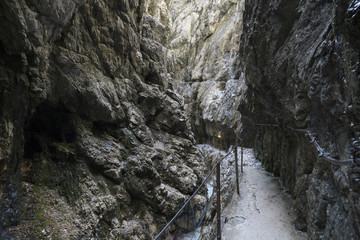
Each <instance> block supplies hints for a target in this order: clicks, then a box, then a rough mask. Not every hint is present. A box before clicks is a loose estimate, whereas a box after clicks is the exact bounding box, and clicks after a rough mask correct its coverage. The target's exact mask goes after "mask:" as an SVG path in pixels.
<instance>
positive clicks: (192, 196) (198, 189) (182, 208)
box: [154, 149, 234, 240]
mask: <svg viewBox="0 0 360 240" xmlns="http://www.w3.org/2000/svg"><path fill="white" fill-rule="evenodd" d="M233 151H234V150H233V149H232V150H231V151H229V152H228V153H227V154H226V155H225V156H224V157H222V158H221V159H220V160H218V161H217V162H216V164H215V166H214V167H213V168H212V169H211V171H210V173H209V174H208V175H207V176H206V177H205V179H204V181H203V182H202V183H201V184H200V186H199V187H198V188H197V189H196V191H195V192H194V193H193V195H191V197H190V198H189V199H188V200H187V201H186V202H185V204H184V205H183V206H182V207H181V208H180V210H179V211H178V212H177V213H176V214H175V216H174V217H173V218H172V219H171V220H170V222H168V224H166V226H165V227H164V228H163V229H162V230H161V232H160V233H159V234H158V235H157V236H156V237H155V238H154V240H157V239H159V237H160V236H161V235H162V234H163V233H164V232H165V231H166V229H167V228H168V227H169V226H170V225H171V224H172V223H173V222H174V221H175V219H176V218H177V217H178V216H179V215H180V213H181V212H182V211H183V210H184V208H185V207H186V205H187V204H188V203H189V202H190V201H191V200H192V199H193V198H194V197H195V195H196V194H197V193H198V192H199V191H200V189H201V187H202V186H203V185H204V184H205V183H206V181H207V180H208V179H209V177H210V176H211V174H212V173H213V172H214V171H215V169H216V167H217V165H219V164H220V163H221V161H222V160H224V159H225V158H226V157H227V156H229V155H230V154H231V153H232V152H233Z"/></svg>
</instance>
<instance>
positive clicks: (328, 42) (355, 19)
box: [238, 0, 360, 239]
mask: <svg viewBox="0 0 360 240" xmlns="http://www.w3.org/2000/svg"><path fill="white" fill-rule="evenodd" d="M359 39H360V2H359V1H355V0H352V1H350V0H336V1H310V0H297V1H285V0H266V1H264V0H261V1H260V0H259V1H247V2H246V4H245V14H244V30H243V35H242V38H241V42H242V44H243V45H244V47H243V48H240V58H239V60H238V66H239V69H241V71H242V72H243V74H244V79H245V83H246V86H247V90H246V93H245V94H244V96H245V99H244V100H242V102H241V104H240V105H239V109H238V110H239V111H240V113H241V114H242V124H243V126H244V130H245V131H246V132H247V135H248V137H249V138H254V139H255V145H254V146H255V151H256V155H257V157H258V158H259V159H260V160H261V161H262V162H263V164H264V165H265V167H266V169H267V170H269V171H271V172H274V173H275V175H277V176H280V177H281V178H282V179H283V182H284V185H285V186H286V187H287V188H288V189H289V191H290V193H291V194H292V195H293V196H294V198H295V208H296V210H297V213H298V218H297V221H296V226H297V228H298V229H300V230H303V231H307V232H308V234H309V238H310V239H358V238H360V221H359V219H360V205H359V201H358V199H359V196H360V192H359V179H360V175H359V174H360V168H359V165H358V164H356V163H354V164H351V163H350V164H349V165H339V164H332V163H329V162H327V161H325V159H324V157H321V156H318V151H317V149H316V148H315V147H314V143H310V141H309V140H310V139H309V137H308V136H305V133H306V131H305V130H309V131H310V132H312V133H313V134H316V139H317V142H318V143H319V145H320V146H321V147H322V148H324V151H325V152H326V153H328V154H329V156H331V157H333V158H335V159H340V160H341V159H350V158H354V159H355V162H357V160H356V159H357V158H359V140H360V131H359V130H360V118H359V116H360V114H359V110H360V101H359V96H360V95H359V90H360V87H359V83H360V81H359V80H360V64H359V61H360V49H359V46H360V44H359V43H360V42H359Z"/></svg>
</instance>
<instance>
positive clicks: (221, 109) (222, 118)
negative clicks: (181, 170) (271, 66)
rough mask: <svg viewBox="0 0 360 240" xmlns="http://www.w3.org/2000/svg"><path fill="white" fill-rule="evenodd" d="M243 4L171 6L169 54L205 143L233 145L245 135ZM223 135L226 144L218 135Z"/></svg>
mask: <svg viewBox="0 0 360 240" xmlns="http://www.w3.org/2000/svg"><path fill="white" fill-rule="evenodd" d="M244 4H245V1H244V0H240V1H234V0H209V1H203V0H194V1H182V0H178V1H177V0H176V1H169V4H168V11H169V12H170V16H172V18H171V19H170V20H169V21H168V22H169V39H168V49H169V53H168V54H169V56H170V58H171V59H172V68H171V70H172V72H173V73H174V79H175V82H174V86H175V87H174V88H175V90H176V91H177V92H178V93H179V94H181V95H183V96H184V101H185V109H186V112H187V114H188V116H189V117H190V122H191V126H192V130H193V132H194V134H195V138H196V140H197V141H198V142H200V143H212V144H214V143H216V144H221V145H222V146H223V147H224V148H226V147H228V146H229V145H230V144H234V143H233V141H234V130H235V131H237V132H240V129H241V124H240V113H239V111H238V110H237V109H238V106H239V104H240V98H236V97H235V96H240V95H242V94H243V91H244V89H246V86H245V84H244V80H243V78H241V77H240V72H239V71H238V69H236V68H234V63H235V62H236V60H237V59H238V52H239V48H240V47H241V46H242V45H241V43H240V41H239V40H240V36H241V34H242V16H243V9H244ZM219 133H220V134H221V135H222V136H223V138H222V139H221V142H219V141H218V140H217V135H218V134H219Z"/></svg>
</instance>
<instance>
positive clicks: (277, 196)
mask: <svg viewBox="0 0 360 240" xmlns="http://www.w3.org/2000/svg"><path fill="white" fill-rule="evenodd" d="M244 153H245V154H244V162H245V164H246V166H245V167H244V174H243V176H242V179H241V181H240V196H238V195H237V194H236V193H235V194H234V196H233V198H232V200H231V202H230V204H229V205H228V206H227V207H226V208H225V209H224V211H223V218H225V223H224V225H223V230H222V240H260V239H264V240H265V239H266V240H290V239H294V240H303V239H306V235H305V234H304V233H301V232H298V231H296V230H295V228H294V226H293V221H294V218H295V215H294V213H293V211H292V209H291V208H290V201H289V199H288V197H287V196H286V195H285V194H284V193H283V192H282V189H281V186H280V183H279V181H278V180H276V179H275V178H274V177H272V176H271V175H270V174H268V173H266V172H265V171H264V170H263V169H262V168H261V166H260V165H259V163H258V162H256V160H255V158H254V156H253V152H252V150H251V149H245V151H244ZM239 155H240V154H239Z"/></svg>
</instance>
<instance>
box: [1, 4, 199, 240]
mask: <svg viewBox="0 0 360 240" xmlns="http://www.w3.org/2000/svg"><path fill="white" fill-rule="evenodd" d="M152 10H153V7H152V6H149V1H138V0H130V1H128V0H121V1H115V0H104V1H102V0H85V1H84V0H62V1H46V0H40V1H31V0H11V1H2V2H1V3H0V30H1V32H2V34H1V36H0V52H1V57H0V79H1V81H0V92H1V96H0V113H1V115H0V119H1V121H0V181H1V182H0V199H1V201H0V219H1V220H0V222H1V225H0V230H1V232H2V233H1V234H2V235H1V238H2V239H6V238H10V236H15V237H17V238H18V239H30V238H31V239H40V238H60V239H72V238H74V239H119V238H120V239H151V238H152V237H153V236H155V235H156V234H157V232H158V231H159V230H160V229H161V228H162V227H163V226H164V225H165V224H166V221H167V219H169V217H171V216H173V214H174V213H175V212H176V211H177V210H178V208H179V207H180V206H181V205H182V204H183V203H184V202H185V200H186V199H187V197H188V195H189V194H191V193H192V192H193V191H194V189H195V187H196V186H197V185H199V183H200V182H201V181H202V179H203V177H204V172H205V163H204V162H203V161H202V157H201V156H200V154H199V151H198V149H197V148H195V146H194V143H195V142H194V137H193V133H192V132H191V130H190V124H189V121H188V118H187V116H186V114H185V110H184V108H183V103H182V102H183V99H182V97H181V96H179V95H178V94H176V93H175V92H174V91H173V88H172V85H171V76H170V75H169V74H168V66H167V65H168V62H170V61H169V60H168V56H167V48H166V39H167V36H166V31H164V29H165V27H164V25H163V24H162V23H161V22H160V21H158V20H157V19H156V18H155V17H153V16H152V15H151V14H149V12H151V11H152ZM204 204H205V200H204V197H202V196H199V197H198V199H197V202H196V206H195V208H196V209H202V207H203V206H204ZM192 214H197V215H199V214H198V213H197V212H195V213H192ZM187 217H188V218H190V217H193V216H187Z"/></svg>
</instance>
